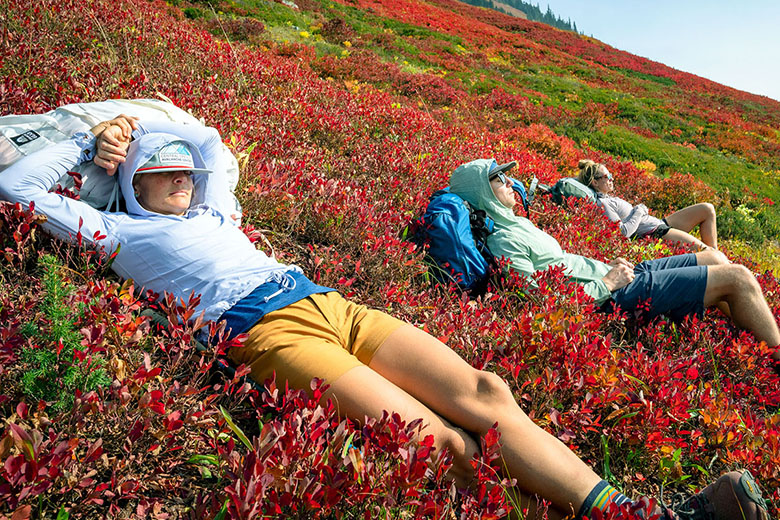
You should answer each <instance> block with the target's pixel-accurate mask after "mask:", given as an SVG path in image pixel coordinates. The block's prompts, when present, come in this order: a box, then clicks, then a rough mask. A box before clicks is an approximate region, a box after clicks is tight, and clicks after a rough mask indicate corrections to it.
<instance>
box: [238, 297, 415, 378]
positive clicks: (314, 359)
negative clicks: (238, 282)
mask: <svg viewBox="0 0 780 520" xmlns="http://www.w3.org/2000/svg"><path fill="white" fill-rule="evenodd" d="M403 324H404V322H402V321H401V320H398V319H396V318H393V317H392V316H388V315H387V314H385V313H383V312H380V311H377V310H372V309H369V308H367V307H365V306H364V305H358V304H356V303H352V302H349V301H347V300H345V299H344V298H342V296H341V295H340V294H339V293H337V292H336V291H332V292H328V293H322V294H312V295H311V296H309V297H308V298H304V299H303V300H300V301H298V302H295V303H293V304H291V305H288V306H287V307H284V308H282V309H279V310H277V311H273V312H270V313H268V314H266V315H265V316H264V317H263V319H261V320H260V321H259V322H257V324H255V326H254V327H252V328H251V329H250V330H249V332H248V334H249V337H248V338H247V340H246V341H245V342H244V345H243V346H241V347H233V348H232V349H230V351H229V352H228V357H229V358H230V359H231V360H232V361H233V362H234V363H236V364H242V363H245V364H246V365H247V366H248V367H250V368H251V369H252V372H251V376H252V379H254V380H255V381H257V382H258V383H260V384H262V383H263V382H265V380H266V379H269V378H270V377H271V376H272V375H273V373H274V372H276V383H277V385H278V386H280V387H282V388H284V382H285V380H286V381H288V382H289V383H290V387H291V388H298V389H304V390H307V391H309V390H311V386H310V384H311V380H312V379H313V378H315V377H318V378H320V379H323V380H324V381H325V382H326V383H332V382H334V381H335V380H336V379H338V378H339V377H340V376H342V375H343V374H344V373H346V372H347V371H348V370H350V369H351V368H354V367H357V366H361V365H367V364H368V363H369V362H370V361H371V358H372V357H373V356H374V353H375V352H376V351H377V349H379V347H380V346H381V345H382V343H384V342H385V340H386V339H387V338H388V336H390V334H391V333H392V332H393V331H395V330H396V329H397V328H398V327H400V326H401V325H403Z"/></svg>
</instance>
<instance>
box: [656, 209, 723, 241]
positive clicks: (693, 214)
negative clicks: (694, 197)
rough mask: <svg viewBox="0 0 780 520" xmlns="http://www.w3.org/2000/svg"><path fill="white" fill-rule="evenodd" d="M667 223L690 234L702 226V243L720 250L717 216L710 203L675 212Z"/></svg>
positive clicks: (700, 232) (667, 218)
mask: <svg viewBox="0 0 780 520" xmlns="http://www.w3.org/2000/svg"><path fill="white" fill-rule="evenodd" d="M666 221H667V222H668V223H669V225H670V226H672V227H673V228H675V229H679V230H681V231H685V232H686V233H688V232H689V231H690V230H692V229H693V228H695V227H696V226H700V228H699V234H700V235H701V241H702V242H704V243H705V244H707V245H708V246H710V247H714V248H715V249H717V248H718V223H717V215H716V214H715V206H713V205H712V204H710V203H709V202H702V203H700V204H694V205H693V206H688V207H687V208H683V209H681V210H680V211H675V212H674V213H672V214H671V215H669V216H668V217H666Z"/></svg>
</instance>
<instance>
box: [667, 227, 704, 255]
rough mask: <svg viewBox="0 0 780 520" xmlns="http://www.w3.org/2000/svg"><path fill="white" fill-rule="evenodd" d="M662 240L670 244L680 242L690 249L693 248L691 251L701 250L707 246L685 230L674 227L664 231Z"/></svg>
mask: <svg viewBox="0 0 780 520" xmlns="http://www.w3.org/2000/svg"><path fill="white" fill-rule="evenodd" d="M664 242H669V243H670V244H673V243H680V244H683V245H688V246H689V247H690V248H691V250H693V252H696V251H703V250H705V249H707V247H708V246H707V244H705V243H704V242H702V241H701V240H699V239H698V238H696V237H695V236H693V235H691V234H690V233H686V232H685V231H682V230H680V229H675V228H672V229H670V230H669V231H667V232H666V234H665V235H664Z"/></svg>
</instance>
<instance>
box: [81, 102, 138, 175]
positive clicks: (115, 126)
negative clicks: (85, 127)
mask: <svg viewBox="0 0 780 520" xmlns="http://www.w3.org/2000/svg"><path fill="white" fill-rule="evenodd" d="M136 121H137V118H135V117H132V116H127V115H124V114H120V115H118V116H117V117H115V118H114V119H111V120H110V121H103V122H101V123H98V124H97V125H95V126H94V127H92V129H91V132H92V133H93V134H94V135H95V137H96V138H97V141H96V143H95V160H94V162H95V164H96V165H98V166H100V167H101V168H104V169H105V170H106V173H107V174H108V175H114V174H115V173H116V170H117V168H119V165H120V164H121V163H123V162H125V158H126V157H127V149H128V148H129V147H130V141H131V139H132V133H133V130H135V129H137V128H138V123H137V122H136Z"/></svg>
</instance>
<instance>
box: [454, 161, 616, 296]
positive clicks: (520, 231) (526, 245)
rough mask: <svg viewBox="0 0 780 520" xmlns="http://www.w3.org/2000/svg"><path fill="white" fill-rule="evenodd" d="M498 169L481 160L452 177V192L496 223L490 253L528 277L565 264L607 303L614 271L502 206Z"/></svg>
mask: <svg viewBox="0 0 780 520" xmlns="http://www.w3.org/2000/svg"><path fill="white" fill-rule="evenodd" d="M494 166H495V161H493V160H492V159H477V160H476V161H471V162H470V163H467V164H463V165H461V166H459V167H458V169H457V170H455V172H454V173H453V174H452V177H451V178H450V191H451V192H452V193H454V194H456V195H458V196H460V197H461V198H462V199H463V200H465V201H466V202H468V203H469V204H471V205H472V206H473V207H475V208H477V209H481V210H483V211H485V212H486V213H487V214H488V215H489V216H490V218H492V219H493V220H494V221H495V223H496V227H495V231H494V232H493V234H491V235H490V236H488V239H487V246H488V248H489V249H490V252H491V253H492V254H493V255H494V256H496V257H499V258H500V257H502V256H503V257H505V258H507V259H509V261H510V262H511V267H512V269H514V270H516V271H517V272H518V273H520V274H521V275H522V276H524V277H525V278H530V276H531V275H532V274H533V273H535V272H537V271H543V270H544V269H546V268H547V267H548V266H550V265H561V266H563V267H564V268H565V270H566V271H565V272H566V274H567V275H568V276H569V277H571V279H572V280H574V281H576V282H578V283H580V284H582V286H583V287H584V289H585V292H586V293H587V294H588V295H589V296H591V297H592V298H593V299H594V300H596V303H597V304H599V305H600V304H602V303H604V302H605V301H606V300H607V299H608V298H609V297H610V292H609V289H607V286H606V284H604V282H603V281H602V278H604V275H606V274H607V273H608V272H609V271H610V269H612V268H611V267H610V266H609V265H607V264H605V263H604V262H599V261H598V260H593V259H591V258H587V257H584V256H580V255H574V254H570V253H566V252H565V251H563V250H562V249H561V245H560V244H559V243H558V241H557V240H555V239H554V238H553V237H551V236H550V235H548V234H547V233H545V232H544V231H542V230H541V229H539V228H537V227H536V226H534V225H533V224H532V223H531V221H530V220H528V219H527V218H523V217H519V216H517V215H515V214H514V212H513V211H512V210H511V209H509V208H507V207H506V206H504V205H503V204H501V202H500V201H499V200H498V198H497V197H496V195H495V194H494V193H493V189H492V188H491V187H490V179H488V175H489V173H490V169H491V168H492V167H494Z"/></svg>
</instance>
